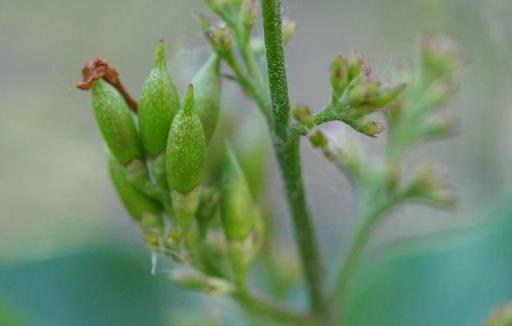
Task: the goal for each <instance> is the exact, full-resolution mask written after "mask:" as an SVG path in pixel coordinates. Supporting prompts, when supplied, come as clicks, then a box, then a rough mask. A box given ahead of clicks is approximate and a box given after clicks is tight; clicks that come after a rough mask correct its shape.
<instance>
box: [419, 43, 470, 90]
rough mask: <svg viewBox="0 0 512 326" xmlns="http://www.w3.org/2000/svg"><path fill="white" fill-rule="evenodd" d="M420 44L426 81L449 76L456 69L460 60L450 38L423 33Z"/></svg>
mask: <svg viewBox="0 0 512 326" xmlns="http://www.w3.org/2000/svg"><path fill="white" fill-rule="evenodd" d="M420 46H421V49H420V51H421V63H422V67H423V69H424V72H425V76H424V77H425V78H427V82H428V81H431V80H434V79H439V78H450V77H451V76H452V75H453V74H454V73H455V72H456V71H457V70H458V68H459V66H460V61H461V60H460V55H459V50H458V49H457V46H456V45H455V43H454V42H453V41H452V40H450V39H448V38H446V37H432V36H428V35H424V36H423V37H422V38H421V40H420Z"/></svg>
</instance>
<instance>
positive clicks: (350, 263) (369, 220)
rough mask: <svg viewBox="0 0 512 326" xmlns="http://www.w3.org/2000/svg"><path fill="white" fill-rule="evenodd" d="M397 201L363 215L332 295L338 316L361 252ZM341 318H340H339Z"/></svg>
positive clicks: (393, 200) (345, 300) (389, 202)
mask: <svg viewBox="0 0 512 326" xmlns="http://www.w3.org/2000/svg"><path fill="white" fill-rule="evenodd" d="M396 200H397V199H390V200H389V201H388V202H386V203H385V204H383V205H381V206H380V207H378V208H376V209H373V210H372V211H370V212H369V213H368V214H366V215H364V216H363V217H362V218H361V220H362V221H363V222H362V223H363V224H362V226H361V227H360V228H359V230H358V232H357V234H356V236H355V238H354V240H353V241H352V244H351V246H350V249H349V251H348V255H347V258H345V262H344V263H343V267H342V269H341V271H340V274H339V277H338V281H337V284H336V286H335V287H334V293H333V297H332V300H330V302H332V304H333V305H335V306H336V307H338V309H339V312H340V316H341V313H342V310H343V308H344V307H345V303H346V302H347V294H348V290H349V287H350V282H351V281H352V278H353V276H354V272H355V271H356V270H357V266H358V264H359V261H360V259H361V256H362V254H363V251H364V249H365V247H366V245H367V244H368V241H369V240H370V238H371V236H372V234H373V232H374V231H375V229H376V227H377V226H378V224H379V222H380V221H381V219H380V217H381V216H382V215H383V214H384V213H385V212H386V211H388V210H389V209H390V208H391V207H393V205H394V204H395V203H396ZM339 318H341V317H339Z"/></svg>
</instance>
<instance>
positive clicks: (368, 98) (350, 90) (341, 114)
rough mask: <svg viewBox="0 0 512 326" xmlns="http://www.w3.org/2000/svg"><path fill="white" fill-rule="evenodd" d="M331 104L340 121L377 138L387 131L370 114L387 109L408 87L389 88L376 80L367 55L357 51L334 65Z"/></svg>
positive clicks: (336, 60) (337, 59)
mask: <svg viewBox="0 0 512 326" xmlns="http://www.w3.org/2000/svg"><path fill="white" fill-rule="evenodd" d="M330 71H331V76H330V81H331V89H332V96H331V104H330V105H329V107H328V110H333V111H334V113H335V114H336V119H337V120H341V121H343V122H345V123H347V124H348V125H350V126H351V127H352V128H354V129H355V130H357V131H359V132H361V133H363V134H365V135H368V136H372V137H375V136H376V135H377V134H379V133H380V132H382V130H383V129H384V126H383V124H382V123H381V122H380V121H378V120H372V119H369V118H368V115H369V114H371V113H373V112H376V111H378V110H379V109H382V108H384V107H386V106H387V105H388V104H389V103H391V102H392V101H393V100H394V99H395V98H397V97H398V95H400V93H402V91H403V90H404V88H405V84H399V85H397V86H393V87H389V86H383V85H382V83H381V82H380V81H377V80H374V79H373V78H372V69H371V68H370V67H369V66H368V65H367V63H366V60H365V59H364V58H363V56H362V55H361V54H360V53H359V52H357V51H355V52H353V53H352V54H351V55H350V56H349V57H348V58H346V59H345V58H343V57H342V56H337V57H335V58H334V60H333V61H332V63H331V66H330Z"/></svg>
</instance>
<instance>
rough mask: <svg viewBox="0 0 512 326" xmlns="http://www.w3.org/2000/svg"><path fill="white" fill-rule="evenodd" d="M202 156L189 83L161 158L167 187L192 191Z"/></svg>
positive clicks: (198, 179)
mask: <svg viewBox="0 0 512 326" xmlns="http://www.w3.org/2000/svg"><path fill="white" fill-rule="evenodd" d="M205 156H206V143H205V139H204V133H203V128H202V126H201V121H200V120H199V117H198V116H197V113H196V111H195V109H194V88H193V87H192V85H190V86H189V88H188V90H187V93H186V95H185V98H184V100H183V105H182V107H181V109H180V111H179V112H178V113H177V114H176V116H175V117H174V120H173V122H172V125H171V129H170V131H169V137H168V142H167V150H166V160H165V161H166V162H165V163H166V172H167V182H168V184H169V188H170V189H171V190H175V191H177V192H180V193H183V194H185V193H188V192H191V191H192V190H194V189H195V188H196V187H197V186H198V185H199V183H200V182H201V180H202V178H203V169H204V161H205Z"/></svg>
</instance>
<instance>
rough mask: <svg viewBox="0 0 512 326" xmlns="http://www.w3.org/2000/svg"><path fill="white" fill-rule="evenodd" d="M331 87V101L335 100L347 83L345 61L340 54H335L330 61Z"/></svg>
mask: <svg viewBox="0 0 512 326" xmlns="http://www.w3.org/2000/svg"><path fill="white" fill-rule="evenodd" d="M330 70H331V87H332V99H333V102H335V101H337V100H338V99H339V98H340V96H341V95H342V94H343V91H344V90H345V87H347V85H348V66H347V61H346V60H345V59H344V58H343V57H342V56H341V55H339V56H336V57H335V58H334V60H333V61H332V63H331V66H330Z"/></svg>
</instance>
